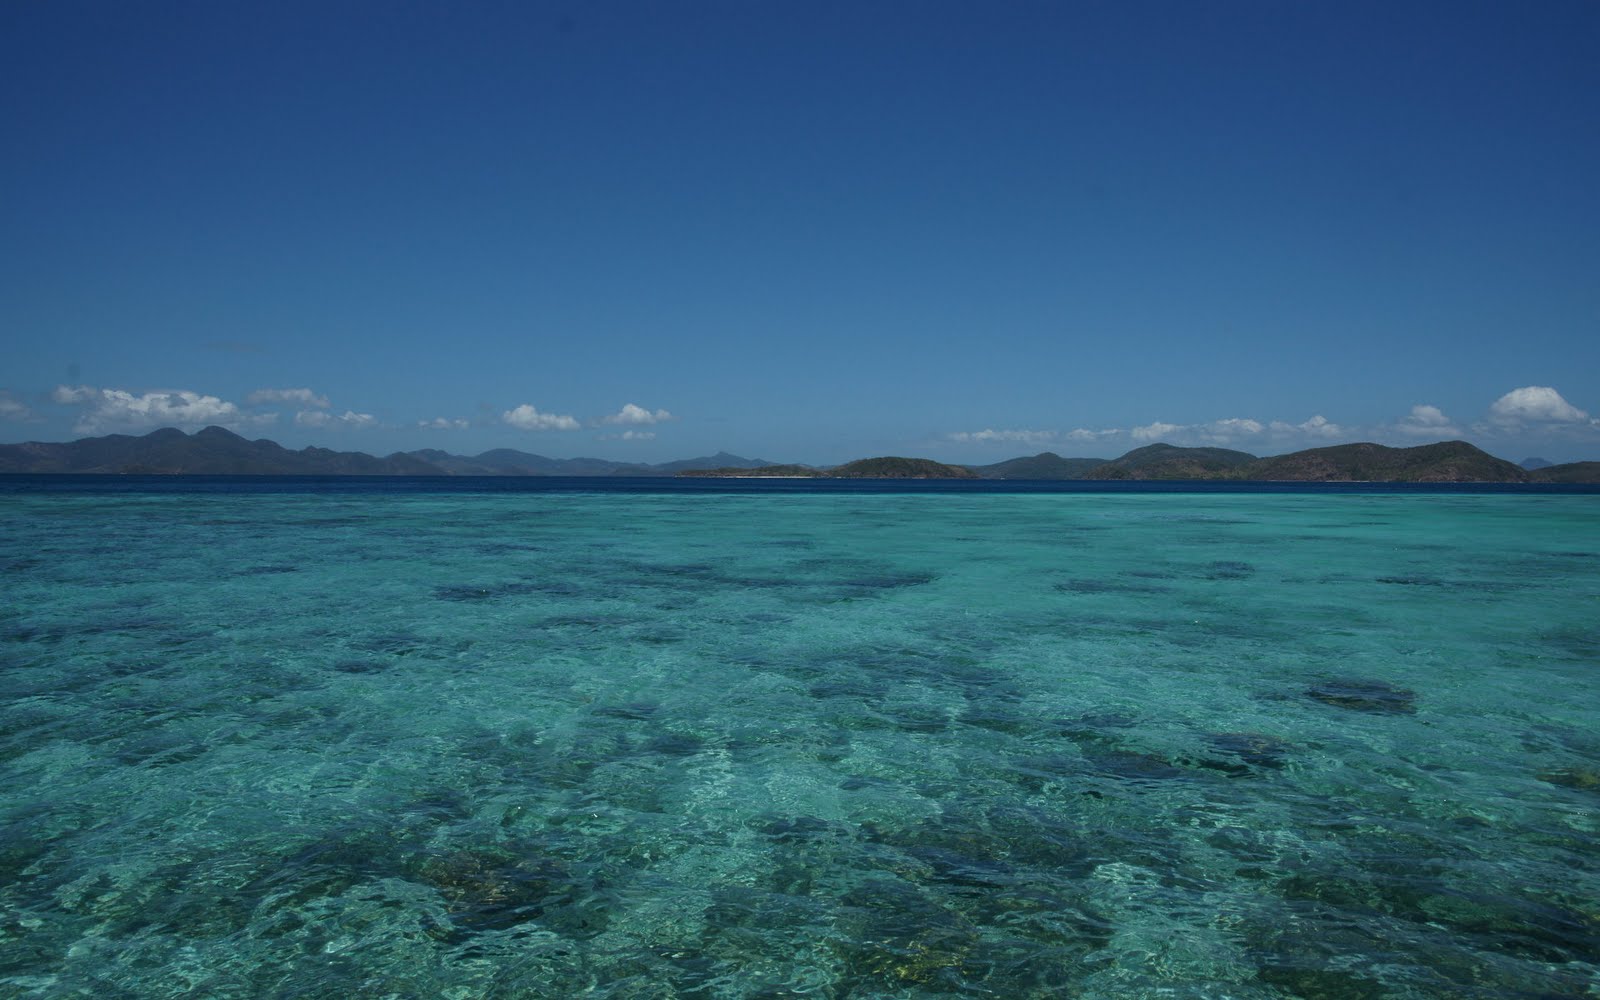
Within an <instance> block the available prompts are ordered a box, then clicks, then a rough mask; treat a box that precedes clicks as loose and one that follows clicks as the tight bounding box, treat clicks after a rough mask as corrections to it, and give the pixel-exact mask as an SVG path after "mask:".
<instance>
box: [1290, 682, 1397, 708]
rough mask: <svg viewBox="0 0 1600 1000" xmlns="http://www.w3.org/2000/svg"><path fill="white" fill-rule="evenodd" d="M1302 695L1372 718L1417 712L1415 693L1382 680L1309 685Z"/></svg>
mask: <svg viewBox="0 0 1600 1000" xmlns="http://www.w3.org/2000/svg"><path fill="white" fill-rule="evenodd" d="M1306 695H1307V696H1308V697H1311V698H1315V699H1316V700H1317V701H1320V702H1322V703H1323V704H1325V705H1333V706H1334V707H1336V708H1348V709H1350V710H1351V711H1355V712H1371V713H1373V714H1375V715H1411V714H1412V713H1414V712H1416V710H1417V693H1416V692H1415V691H1412V690H1410V689H1408V688H1402V687H1395V686H1394V685H1393V684H1390V683H1388V682H1386V681H1370V680H1332V681H1323V682H1322V683H1320V684H1313V685H1311V687H1309V688H1307V689H1306Z"/></svg>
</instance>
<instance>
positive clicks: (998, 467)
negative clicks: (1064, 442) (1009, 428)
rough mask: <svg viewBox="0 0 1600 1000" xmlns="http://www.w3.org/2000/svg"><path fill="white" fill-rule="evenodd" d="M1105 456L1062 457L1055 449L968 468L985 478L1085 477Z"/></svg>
mask: <svg viewBox="0 0 1600 1000" xmlns="http://www.w3.org/2000/svg"><path fill="white" fill-rule="evenodd" d="M1105 463H1106V460H1105V459H1103V458H1062V457H1061V456H1060V455H1057V454H1056V453H1055V452H1053V451H1046V452H1042V453H1040V454H1038V455H1030V456H1026V457H1023V458H1012V459H1007V460H1006V461H1004V462H996V463H994V464H993V465H969V466H967V468H969V469H971V470H972V471H973V472H975V473H977V474H978V475H979V476H981V477H982V478H984V479H1083V478H1085V476H1086V474H1087V473H1088V471H1089V470H1090V469H1093V468H1095V467H1096V466H1100V465H1104V464H1105Z"/></svg>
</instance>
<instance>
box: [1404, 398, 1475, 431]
mask: <svg viewBox="0 0 1600 1000" xmlns="http://www.w3.org/2000/svg"><path fill="white" fill-rule="evenodd" d="M1394 429H1395V430H1397V431H1399V432H1400V433H1401V434H1405V435H1408V436H1410V437H1432V438H1439V437H1460V436H1461V428H1459V427H1457V426H1456V425H1455V424H1454V423H1453V422H1452V421H1451V420H1450V418H1449V417H1447V416H1445V414H1444V411H1443V410H1441V409H1439V408H1438V407H1437V406H1429V405H1427V404H1426V403H1419V404H1418V405H1416V406H1413V407H1412V408H1411V412H1410V413H1409V414H1407V415H1406V416H1404V417H1402V418H1400V420H1399V422H1397V423H1396V424H1395V425H1394Z"/></svg>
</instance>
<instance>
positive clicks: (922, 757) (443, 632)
mask: <svg viewBox="0 0 1600 1000" xmlns="http://www.w3.org/2000/svg"><path fill="white" fill-rule="evenodd" d="M126 485H129V484H125V486H126ZM131 485H132V486H133V487H134V488H132V489H129V488H117V486H116V485H115V484H111V485H107V486H105V487H104V488H100V487H95V488H93V489H88V488H83V487H82V486H80V487H78V488H71V487H50V486H44V487H33V486H30V487H29V488H26V489H12V490H10V491H9V492H6V493H4V495H0V566H3V567H4V573H5V576H4V579H5V581H6V600H5V602H4V605H3V607H0V672H3V674H0V676H3V681H4V685H3V688H0V692H3V695H4V700H3V708H0V824H3V827H0V993H5V994H6V995H16V996H21V997H65V996H77V995H94V996H101V997H323V996H326V997H350V996H360V997H440V996H445V997H461V998H466V997H554V996H574V995H589V996H599V997H685V998H688V997H695V998H724V997H726V998H733V997H781V996H813V997H838V998H842V997H852V998H860V997H906V998H910V997H927V996H996V997H1058V996H1083V997H1097V998H1099V997H1104V998H1117V997H1195V998H1200V997H1215V998H1221V997H1233V998H1273V997H1329V998H1332V997H1340V998H1346V997H1483V998H1489V997H1582V996H1594V995H1596V993H1595V990H1596V984H1597V983H1600V979H1597V968H1600V966H1597V964H1596V963H1597V960H1600V903H1597V900H1600V874H1597V865H1600V849H1597V846H1596V832H1597V828H1600V821H1597V812H1596V807H1597V805H1600V735H1596V734H1597V733H1600V698H1597V694H1600V692H1597V673H1596V671H1597V666H1600V499H1597V498H1596V497H1595V496H1592V495H1565V494H1557V493H1548V494H1546V493H1516V494H1509V495H1506V494H1496V493H1488V494H1472V493H1447V492H1437V491H1430V492H1420V493H1418V492H1407V491H1387V492H1386V491H1365V492H1364V491H1361V490H1359V489H1355V488H1350V489H1344V490H1334V491H1317V490H1303V491H1296V492H1291V493H1166V492H1161V493H1153V492H1142V491H1139V490H1131V491H1127V492H1117V493H1092V492H1082V493H1052V492H1016V493H987V492H963V491H961V490H955V491H943V490H940V491H935V492H920V493H919V492H872V491H869V492H865V493H855V492H852V493H829V492H817V491H815V490H806V489H803V488H798V487H794V486H792V485H790V484H785V485H783V486H776V487H770V488H762V487H746V486H741V487H740V489H742V490H743V492H740V491H731V492H730V491H726V490H719V489H716V488H713V487H711V486H706V485H697V486H696V487H695V488H693V489H692V490H689V491H687V492H681V491H680V492H662V491H652V490H650V489H647V488H643V487H641V486H640V485H639V484H637V483H635V484H616V483H612V484H609V485H607V484H605V483H590V484H588V485H587V487H584V488H577V487H574V488H572V489H567V488H561V489H547V490H539V489H531V490H529V489H516V488H507V487H506V486H504V485H502V486H500V487H497V491H494V492H487V491H467V492H460V491H451V490H430V489H426V488H417V489H404V488H401V489H397V488H396V487H395V486H394V484H392V483H390V484H387V485H386V484H384V483H382V482H368V483H366V484H363V483H361V482H358V481H349V480H346V481H340V482H336V483H334V484H332V485H328V484H322V485H319V484H314V483H313V484H304V483H302V484H300V486H299V487H298V488H285V487H271V488H265V489H263V488H259V487H260V484H257V488H244V487H239V486H238V485H237V484H234V485H229V484H228V483H227V482H225V481H224V482H222V483H221V484H220V485H215V488H209V487H208V488H205V489H200V488H197V487H196V486H195V484H193V483H189V484H187V485H185V484H183V483H181V482H177V481H170V480H169V481H166V483H165V484H162V483H156V484H154V485H151V484H150V483H149V482H148V481H142V482H138V483H133V484H131Z"/></svg>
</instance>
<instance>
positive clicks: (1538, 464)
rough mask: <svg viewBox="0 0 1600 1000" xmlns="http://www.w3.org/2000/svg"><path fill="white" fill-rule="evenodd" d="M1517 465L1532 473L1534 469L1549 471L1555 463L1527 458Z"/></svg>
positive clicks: (1544, 459)
mask: <svg viewBox="0 0 1600 1000" xmlns="http://www.w3.org/2000/svg"><path fill="white" fill-rule="evenodd" d="M1517 464H1518V465H1520V466H1522V467H1523V468H1524V469H1527V470H1528V471H1529V472H1532V471H1533V470H1534V469H1548V468H1550V466H1552V465H1554V464H1555V463H1554V462H1552V461H1550V460H1549V459H1548V458H1525V459H1523V460H1522V461H1520V462H1518V463H1517Z"/></svg>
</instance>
